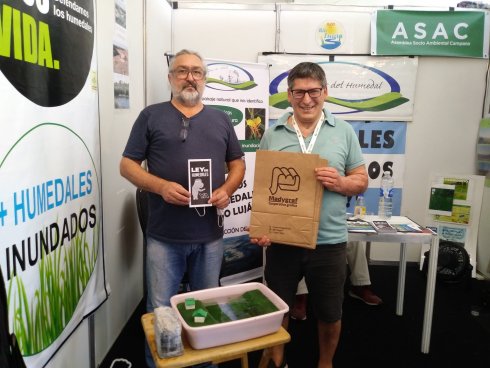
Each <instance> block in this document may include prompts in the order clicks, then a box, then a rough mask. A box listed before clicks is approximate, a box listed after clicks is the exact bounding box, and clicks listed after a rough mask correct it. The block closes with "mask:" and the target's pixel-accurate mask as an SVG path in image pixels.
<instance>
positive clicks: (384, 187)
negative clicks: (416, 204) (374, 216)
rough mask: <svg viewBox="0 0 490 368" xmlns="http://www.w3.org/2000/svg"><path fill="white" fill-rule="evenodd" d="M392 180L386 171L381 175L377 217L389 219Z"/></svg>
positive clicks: (391, 200)
mask: <svg viewBox="0 0 490 368" xmlns="http://www.w3.org/2000/svg"><path fill="white" fill-rule="evenodd" d="M394 184H395V183H394V180H393V178H392V176H391V175H390V173H389V172H388V171H385V172H384V173H383V177H382V178H381V186H380V188H379V201H378V217H379V218H381V219H389V218H391V215H392V213H393V186H394Z"/></svg>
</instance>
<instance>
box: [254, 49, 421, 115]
mask: <svg viewBox="0 0 490 368" xmlns="http://www.w3.org/2000/svg"><path fill="white" fill-rule="evenodd" d="M258 60H259V62H262V63H267V64H269V65H270V83H269V106H270V116H271V119H278V118H279V117H280V116H281V115H282V114H283V113H284V112H285V111H287V110H291V107H290V105H289V102H288V100H287V76H288V73H289V70H291V69H292V68H293V67H294V66H295V65H296V64H298V63H300V62H302V61H311V62H315V63H318V64H319V65H320V66H321V67H322V68H323V69H324V70H325V73H326V76H327V88H328V97H327V98H326V100H325V104H326V107H327V108H328V109H329V110H330V111H331V112H332V113H333V114H335V115H337V116H339V117H341V118H342V119H344V120H364V121H368V120H374V121H411V120H412V118H413V102H414V96H415V80H416V76H417V67H418V59H417V58H409V57H370V56H349V55H336V56H335V57H334V56H332V55H330V56H329V55H280V54H274V55H259V57H258Z"/></svg>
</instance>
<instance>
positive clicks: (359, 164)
mask: <svg viewBox="0 0 490 368" xmlns="http://www.w3.org/2000/svg"><path fill="white" fill-rule="evenodd" d="M287 81H288V101H289V103H290V104H291V106H292V108H293V111H292V112H288V113H286V114H285V115H283V116H282V117H281V118H280V119H279V120H278V122H277V124H276V125H274V126H273V127H271V128H269V129H268V130H267V131H266V132H265V134H264V136H263V137H262V140H261V142H260V148H261V149H264V150H273V151H291V152H303V153H317V154H319V155H320V156H321V157H322V158H325V159H327V160H328V166H327V167H318V168H316V169H315V173H316V177H317V179H318V180H319V181H320V182H321V183H322V185H323V187H324V194H323V202H322V205H321V206H322V207H321V214H320V224H319V230H318V240H317V247H316V249H314V250H311V249H306V248H299V247H293V246H287V245H284V244H271V242H270V239H269V238H268V236H267V234H264V236H262V237H261V238H252V239H251V241H252V242H253V243H257V244H258V245H261V246H265V247H267V249H266V258H267V261H266V265H265V279H266V281H267V285H268V286H269V287H270V288H271V289H272V290H273V291H274V292H276V293H277V294H278V295H279V296H280V297H281V298H282V299H283V300H284V301H285V302H286V303H288V305H289V309H290V310H291V309H292V308H293V303H294V300H295V294H296V289H297V285H298V282H299V281H300V279H301V278H302V277H303V276H304V277H305V281H306V285H307V287H308V291H309V301H310V303H311V305H312V307H313V308H312V309H313V312H314V314H315V317H316V319H317V328H318V342H319V360H318V367H319V368H320V367H321V368H331V367H332V361H333V357H334V354H335V351H336V349H337V344H338V341H339V336H340V330H341V317H342V302H343V295H344V282H345V277H346V242H347V227H346V199H347V197H348V196H355V195H357V194H359V193H363V192H364V191H365V190H366V188H367V185H368V176H367V172H366V168H365V165H364V159H363V157H362V152H361V147H360V145H359V140H358V138H357V136H356V134H355V132H354V130H353V128H352V127H351V126H350V124H348V123H346V122H345V121H343V120H341V119H339V118H337V117H335V116H334V115H332V113H331V112H329V111H328V110H327V109H325V108H324V106H323V105H324V102H325V99H326V98H327V80H326V77H325V72H324V71H323V69H322V68H321V67H320V66H319V65H318V64H315V63H311V62H303V63H300V64H298V65H296V66H295V67H294V68H293V69H291V70H290V72H289V75H288V79H287ZM288 321H289V320H288V316H286V317H285V318H284V320H283V326H284V327H286V328H287V326H288ZM264 354H265V356H267V355H269V356H270V357H271V359H270V361H269V366H270V367H284V366H286V362H285V359H284V345H282V346H276V347H272V348H270V350H269V351H265V352H264Z"/></svg>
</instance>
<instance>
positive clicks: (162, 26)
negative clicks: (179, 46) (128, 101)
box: [146, 0, 172, 105]
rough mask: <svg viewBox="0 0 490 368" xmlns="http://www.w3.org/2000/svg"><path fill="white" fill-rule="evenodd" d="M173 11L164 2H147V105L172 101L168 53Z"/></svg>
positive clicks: (152, 0) (160, 0)
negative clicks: (166, 54) (168, 75)
mask: <svg viewBox="0 0 490 368" xmlns="http://www.w3.org/2000/svg"><path fill="white" fill-rule="evenodd" d="M171 19H172V9H171V8H170V6H169V5H168V4H167V3H166V2H163V1H162V0H146V45H147V47H146V103H147V105H151V104H154V103H157V102H161V101H165V100H168V99H170V88H169V84H168V79H167V74H168V67H167V58H166V56H165V53H166V52H169V51H170V49H171V32H172V25H171Z"/></svg>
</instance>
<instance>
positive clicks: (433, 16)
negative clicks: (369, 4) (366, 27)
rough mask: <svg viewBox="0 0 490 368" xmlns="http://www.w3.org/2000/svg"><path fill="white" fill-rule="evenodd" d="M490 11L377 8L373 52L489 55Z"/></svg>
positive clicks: (374, 16)
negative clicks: (489, 22) (489, 24)
mask: <svg viewBox="0 0 490 368" xmlns="http://www.w3.org/2000/svg"><path fill="white" fill-rule="evenodd" d="M488 16H489V12H487V11H482V10H478V11H469V10H465V11H413V10H377V11H375V12H374V13H373V17H372V20H371V54H372V55H418V56H422V55H425V56H450V57H471V58H485V59H487V58H488V47H489V46H488V45H489V27H488Z"/></svg>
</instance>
